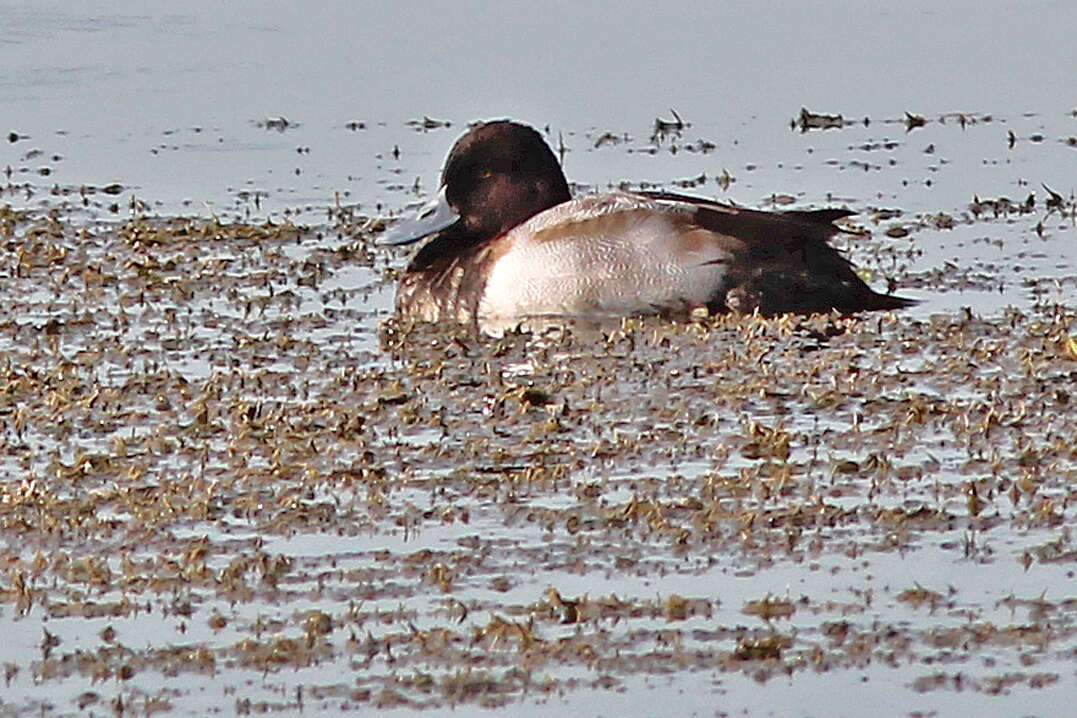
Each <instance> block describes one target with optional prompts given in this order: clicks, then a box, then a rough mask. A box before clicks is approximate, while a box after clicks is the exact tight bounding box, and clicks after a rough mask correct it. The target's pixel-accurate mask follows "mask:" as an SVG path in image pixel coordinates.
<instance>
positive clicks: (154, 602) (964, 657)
mask: <svg viewBox="0 0 1077 718" xmlns="http://www.w3.org/2000/svg"><path fill="white" fill-rule="evenodd" d="M713 5H716V4H713ZM0 18H2V20H0V22H2V23H3V25H2V26H3V29H4V32H3V33H2V35H3V37H2V38H0V61H2V62H0V67H2V68H3V69H2V70H0V90H2V91H0V120H2V122H0V130H2V131H3V133H4V138H5V139H4V142H3V143H2V148H0V167H5V168H6V170H7V171H6V177H5V181H4V184H3V188H2V191H0V206H4V210H3V214H2V216H0V240H2V242H0V257H2V261H0V285H2V287H3V289H2V292H3V294H2V296H3V299H4V302H3V306H2V308H0V328H2V331H0V352H2V356H0V359H2V364H0V368H2V369H3V370H4V372H5V376H4V382H5V389H4V392H3V393H2V395H0V420H2V421H3V427H2V431H3V437H4V449H3V452H2V455H0V562H2V567H0V636H2V637H3V639H4V640H3V642H2V644H0V664H2V665H3V667H4V681H5V683H4V688H3V690H2V692H0V714H5V715H6V714H11V715H24V714H36V715H79V714H97V715H110V714H112V715H115V714H138V715H144V714H151V713H152V714H156V713H160V714H163V715H205V714H208V713H225V714H238V715H247V714H260V713H270V714H275V715H287V714H297V713H304V714H323V713H324V714H334V713H341V712H347V711H352V712H354V711H360V712H362V711H372V710H374V709H378V710H381V711H385V712H386V713H387V714H389V715H392V714H398V715H403V714H420V713H421V714H433V713H437V712H445V713H448V712H450V711H452V712H456V713H460V714H465V715H469V714H480V713H481V714H489V715H497V714H503V713H508V712H510V711H511V712H512V713H513V714H519V715H551V714H562V713H567V712H572V713H576V714H580V715H587V716H609V715H656V716H657V715H670V714H672V713H673V712H675V713H676V714H678V715H699V716H712V715H805V716H808V715H819V716H822V715H849V716H854V715H862V714H863V710H864V706H866V705H871V706H875V707H877V708H876V709H875V710H876V712H880V713H883V714H886V715H940V716H947V715H973V714H975V715H984V716H1009V715H1040V716H1053V715H1059V716H1061V715H1068V714H1069V713H1070V710H1069V708H1070V706H1069V705H1068V703H1067V701H1069V703H1072V696H1073V695H1074V690H1075V688H1077V662H1075V660H1074V656H1075V655H1077V588H1075V587H1077V581H1075V575H1074V574H1075V571H1077V547H1075V545H1074V541H1073V537H1072V528H1073V522H1074V517H1075V511H1077V508H1075V506H1074V503H1075V499H1077V452H1075V449H1074V441H1075V437H1077V409H1075V406H1077V404H1075V402H1077V396H1075V394H1074V391H1075V387H1077V381H1075V380H1077V326H1075V312H1077V279H1075V271H1074V270H1075V265H1077V228H1075V211H1077V210H1075V205H1074V194H1073V193H1074V189H1075V180H1077V96H1074V94H1073V91H1072V87H1071V85H1072V78H1071V77H1070V75H1071V74H1072V68H1073V67H1074V66H1077V51H1075V50H1074V49H1073V45H1072V41H1071V38H1070V35H1071V29H1072V28H1073V27H1075V26H1077V9H1075V8H1074V6H1072V5H1071V4H1066V3H1050V2H1036V3H1017V2H1013V3H1009V2H999V3H990V4H987V5H986V6H985V5H983V4H982V3H960V2H959V3H948V4H946V7H945V8H942V7H937V6H936V4H935V3H919V2H910V3H902V4H901V5H900V7H890V8H886V9H884V8H880V7H879V6H877V5H876V4H874V3H866V2H865V3H845V4H841V5H840V6H837V5H833V4H829V3H811V2H808V3H795V4H788V5H785V4H765V3H764V4H762V5H760V4H759V3H753V4H748V3H737V2H732V3H722V4H721V6H720V7H714V6H712V4H710V3H678V4H677V5H676V7H675V8H674V7H670V6H668V5H667V6H661V5H659V6H656V5H652V4H650V3H642V2H641V3H633V2H622V3H618V4H616V5H615V6H614V5H606V4H587V3H582V4H581V3H542V4H535V3H532V4H527V3H498V4H496V5H487V4H484V3H468V2H463V3H454V5H453V9H452V12H447V11H446V9H445V7H444V6H443V5H440V4H436V3H402V4H398V5H394V6H393V8H387V7H385V6H383V4H374V3H371V4H364V3H320V4H318V5H317V6H316V7H313V8H311V7H308V6H302V7H300V6H299V5H295V4H286V3H246V2H241V3H230V4H227V5H226V6H224V7H222V6H220V5H219V4H216V3H199V2H193V3H184V4H183V6H182V7H179V6H177V7H171V8H169V9H168V10H167V11H159V10H155V9H147V8H146V7H145V6H144V4H140V3H133V2H112V3H95V4H93V6H92V7H87V6H86V5H85V4H82V3H71V2H43V3H35V4H33V5H30V4H26V3H9V2H0ZM802 108H803V109H804V110H806V113H804V112H802ZM824 116H826V118H829V119H825V118H824ZM491 117H512V118H515V119H518V120H522V121H525V122H529V123H531V124H533V125H535V126H536V127H539V128H540V129H541V130H542V131H543V132H544V133H545V134H546V136H547V138H548V140H549V142H550V144H551V145H552V146H553V147H554V148H555V149H556V150H557V151H558V152H560V153H561V155H562V158H563V164H564V167H565V171H566V174H567V175H568V177H569V179H570V180H571V181H572V182H573V183H574V190H575V191H577V192H580V193H586V192H595V191H603V190H605V189H607V188H611V187H620V186H626V187H629V188H634V187H641V186H653V187H665V188H669V189H674V190H676V191H679V192H685V193H692V194H699V195H703V196H710V197H717V198H719V199H722V200H724V201H731V202H736V203H739V204H742V205H745V206H749V207H757V208H765V209H775V210H780V209H788V208H794V209H797V208H813V207H826V206H843V207H848V208H850V209H853V210H856V211H857V212H858V215H857V216H855V217H853V218H852V222H851V223H850V224H849V225H847V228H848V229H850V230H852V231H851V232H849V233H846V234H844V235H842V236H841V237H839V238H838V239H837V242H838V243H839V244H840V245H841V246H842V248H843V249H844V250H845V251H847V252H848V253H849V256H850V258H851V259H853V261H854V262H855V263H856V264H857V266H858V267H859V268H860V269H861V271H862V273H863V276H864V277H865V279H867V280H869V281H870V282H871V283H872V284H873V286H875V287H876V288H879V289H885V288H887V287H888V286H893V287H894V288H895V289H896V291H897V292H898V293H901V294H903V295H907V296H911V297H915V298H917V299H919V300H921V303H920V304H919V305H917V306H916V307H915V308H913V309H910V310H908V311H904V312H901V313H896V314H877V315H865V316H861V317H810V318H809V317H784V318H775V319H769V320H768V319H761V318H755V317H746V318H738V317H712V318H698V319H697V320H694V321H691V322H680V323H676V322H668V321H658V320H646V321H640V320H628V321H625V322H623V323H617V324H615V325H613V326H603V327H598V328H597V329H595V328H584V327H571V328H569V329H564V330H553V331H550V332H547V333H535V334H517V333H513V332H509V333H507V334H505V335H503V336H501V337H479V336H475V335H474V334H472V333H470V332H468V331H464V330H457V329H454V328H437V327H423V326H414V327H413V326H406V325H403V324H401V323H399V322H396V321H395V320H394V319H393V318H392V311H391V307H392V295H393V289H394V286H395V281H396V279H397V277H398V275H399V271H400V270H401V268H402V267H403V266H404V264H405V263H406V260H407V255H406V253H405V252H397V251H390V250H385V249H376V248H374V247H373V245H372V238H373V237H374V236H375V235H376V234H377V232H379V231H380V230H381V229H382V228H383V227H384V226H385V225H386V224H387V223H388V222H391V221H392V220H393V219H394V218H395V217H397V216H399V215H401V214H403V213H405V212H407V211H408V210H409V209H410V208H412V207H414V206H415V205H416V204H417V203H418V202H420V201H421V200H422V199H423V198H424V197H426V196H428V195H429V193H431V192H432V191H433V190H434V189H436V186H437V182H438V171H439V169H440V165H441V162H442V160H443V158H444V155H445V153H446V152H447V150H448V148H449V147H450V146H451V144H452V142H453V141H454V140H455V138H456V137H457V136H459V134H460V133H461V132H463V131H464V129H465V128H466V126H467V123H468V122H470V121H473V120H476V119H483V118H491ZM823 125H825V127H824V126H823Z"/></svg>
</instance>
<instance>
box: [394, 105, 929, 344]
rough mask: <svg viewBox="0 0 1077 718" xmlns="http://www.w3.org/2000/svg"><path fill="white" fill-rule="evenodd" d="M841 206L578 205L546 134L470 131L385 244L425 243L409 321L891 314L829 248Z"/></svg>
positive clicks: (414, 270) (668, 199) (406, 315)
mask: <svg viewBox="0 0 1077 718" xmlns="http://www.w3.org/2000/svg"><path fill="white" fill-rule="evenodd" d="M853 214H856V213H855V212H851V211H849V210H846V209H818V210H792V211H780V212H769V211H763V210H754V209H748V208H744V207H740V206H736V205H732V204H725V203H722V202H718V201H715V200H712V199H706V198H702V197H693V196H688V195H682V194H678V193H673V192H667V191H639V192H610V193H606V194H591V195H584V196H580V197H576V198H573V196H572V194H571V192H570V191H569V185H568V182H567V181H566V179H565V175H564V172H563V171H562V169H561V165H560V164H559V163H558V161H557V158H556V157H555V155H554V153H553V151H552V150H551V149H550V146H549V145H548V144H547V143H546V141H545V140H544V139H543V137H542V135H541V134H540V133H539V132H538V131H537V130H535V129H534V128H533V127H530V126H528V125H525V124H522V123H518V122H515V121H511V120H494V121H487V122H480V123H476V124H474V125H472V126H471V127H470V128H469V129H468V130H467V132H466V133H465V134H464V135H463V136H461V137H460V138H459V139H458V140H457V141H456V143H455V144H454V145H453V147H452V149H451V150H450V151H449V154H448V156H447V158H446V160H445V165H444V168H443V170H442V173H441V185H440V188H439V191H438V193H437V195H436V196H435V197H433V198H432V199H431V200H430V201H429V202H427V203H426V204H425V205H423V206H422V207H421V208H420V209H419V211H418V212H417V213H416V215H415V216H414V217H413V218H411V219H409V220H406V221H403V222H400V223H399V224H397V225H396V226H395V227H393V228H391V229H390V230H389V231H387V232H385V233H384V234H383V235H382V236H381V238H380V239H379V240H377V242H376V243H377V244H378V245H381V246H400V245H407V244H411V243H415V242H419V241H421V240H424V239H425V240H427V241H426V242H425V243H424V244H423V245H422V246H421V247H420V249H419V250H418V251H417V252H416V253H415V255H414V256H413V257H412V259H411V260H410V262H409V263H408V265H407V267H406V269H405V270H404V272H403V276H402V278H401V280H400V284H399V286H398V288H397V293H396V313H397V315H398V316H399V317H400V318H402V319H406V320H413V321H422V322H455V323H459V324H470V323H473V324H476V325H480V326H481V325H482V324H483V323H485V322H494V321H496V322H500V323H502V324H503V323H504V322H515V321H523V320H526V319H532V318H551V317H589V318H596V317H626V316H645V315H663V316H670V317H677V316H683V315H689V316H691V315H692V313H693V312H695V311H697V310H701V309H705V310H706V311H707V312H709V313H715V314H717V313H730V312H733V313H741V314H752V313H759V314H762V315H768V316H770V315H779V314H786V313H794V314H813V313H826V312H831V311H837V312H839V313H842V314H852V313H857V312H864V311H876V310H895V309H901V308H903V307H907V306H910V305H911V304H914V303H915V300H913V299H909V298H905V297H899V296H894V295H892V294H882V293H879V292H876V291H874V290H872V289H871V288H870V287H869V286H868V285H867V284H865V282H864V281H863V280H862V279H861V278H860V277H859V276H858V275H857V273H856V271H855V270H854V268H853V265H852V264H851V262H850V261H849V260H848V259H846V258H845V257H844V256H843V255H842V254H841V252H839V251H838V250H837V249H835V248H834V247H833V246H831V244H830V243H829V241H830V239H831V238H832V237H834V236H835V235H837V234H839V233H841V232H843V231H844V230H841V229H840V228H839V227H838V226H836V225H835V224H834V223H835V222H836V221H837V220H840V219H843V218H845V217H849V216H852V215H853Z"/></svg>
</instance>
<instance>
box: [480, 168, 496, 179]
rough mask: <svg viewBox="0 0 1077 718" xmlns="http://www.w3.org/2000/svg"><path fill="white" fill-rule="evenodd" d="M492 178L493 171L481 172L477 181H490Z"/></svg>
mask: <svg viewBox="0 0 1077 718" xmlns="http://www.w3.org/2000/svg"><path fill="white" fill-rule="evenodd" d="M493 176H494V171H493V170H483V171H482V172H480V173H479V179H484V180H487V179H490V178H491V177H493Z"/></svg>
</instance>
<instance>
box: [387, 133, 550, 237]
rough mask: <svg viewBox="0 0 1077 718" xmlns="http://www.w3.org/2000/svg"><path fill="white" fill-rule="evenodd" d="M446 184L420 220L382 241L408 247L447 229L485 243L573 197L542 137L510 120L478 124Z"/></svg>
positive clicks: (459, 148) (451, 159)
mask: <svg viewBox="0 0 1077 718" xmlns="http://www.w3.org/2000/svg"><path fill="white" fill-rule="evenodd" d="M441 185H442V187H441V193H440V194H439V195H438V197H436V198H435V199H434V200H433V201H431V202H430V203H429V204H427V205H426V206H424V207H423V208H422V209H421V210H420V211H419V215H418V217H417V218H415V219H414V220H409V221H407V222H403V223H401V224H400V225H398V226H397V227H394V228H393V230H392V231H390V232H389V233H387V234H386V235H385V236H383V237H382V238H381V239H380V240H379V242H378V243H379V244H408V243H409V242H415V241H417V240H419V239H422V238H423V237H427V236H429V235H431V234H433V233H434V232H438V231H442V230H444V231H445V234H444V235H443V236H449V235H451V236H452V237H453V238H456V239H468V240H472V241H476V242H481V241H484V240H489V239H493V238H495V237H497V236H499V235H501V234H504V233H505V232H507V231H509V230H510V229H512V228H513V227H515V226H517V225H518V224H521V223H523V222H525V221H527V220H528V219H530V218H531V217H533V216H534V215H536V214H538V213H539V212H541V211H543V210H545V209H549V208H550V207H553V206H555V205H558V204H561V203H562V202H567V201H568V200H569V199H570V198H571V197H570V195H569V191H568V183H567V182H565V175H564V173H562V171H561V166H560V165H559V164H558V163H557V158H556V157H554V154H553V152H552V151H551V150H550V148H549V146H548V145H547V144H546V142H545V141H544V140H543V139H542V135H540V134H539V133H538V132H536V131H535V130H534V129H532V128H530V127H528V126H526V125H521V124H517V123H515V122H510V121H508V120H498V121H496V122H484V123H482V124H478V125H475V126H474V127H472V128H471V129H470V130H468V132H467V133H466V134H465V135H464V136H463V137H461V138H460V139H459V140H457V141H456V144H455V145H453V148H452V150H451V151H450V152H449V156H448V158H447V159H446V160H445V169H444V170H442V173H441Z"/></svg>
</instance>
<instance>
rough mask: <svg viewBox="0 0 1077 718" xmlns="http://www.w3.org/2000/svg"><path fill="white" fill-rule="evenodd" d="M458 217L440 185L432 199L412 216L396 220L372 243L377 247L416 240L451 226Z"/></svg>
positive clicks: (409, 242)
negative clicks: (401, 220) (391, 226)
mask: <svg viewBox="0 0 1077 718" xmlns="http://www.w3.org/2000/svg"><path fill="white" fill-rule="evenodd" d="M458 219H460V215H458V214H457V213H456V211H455V210H454V209H453V208H452V207H450V206H449V201H448V200H447V199H445V188H444V187H442V188H441V191H440V192H438V193H437V195H436V196H435V197H434V198H433V199H431V200H430V201H429V202H427V203H426V204H424V205H423V206H422V207H420V208H419V211H418V212H416V213H415V216H414V217H412V218H411V219H405V220H404V221H403V222H398V223H397V224H396V225H394V226H393V228H392V229H390V230H389V231H387V232H385V234H383V235H381V236H380V237H378V239H377V240H376V241H375V242H374V244H375V245H377V246H379V247H392V246H397V245H401V244H411V243H412V242H418V241H419V240H420V239H422V238H423V237H429V236H430V235H432V234H433V233H434V232H440V231H441V230H443V229H445V228H446V227H449V226H452V225H453V224H454V223H455V222H456V221H457V220H458Z"/></svg>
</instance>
